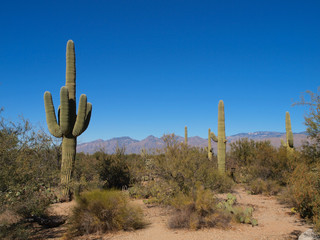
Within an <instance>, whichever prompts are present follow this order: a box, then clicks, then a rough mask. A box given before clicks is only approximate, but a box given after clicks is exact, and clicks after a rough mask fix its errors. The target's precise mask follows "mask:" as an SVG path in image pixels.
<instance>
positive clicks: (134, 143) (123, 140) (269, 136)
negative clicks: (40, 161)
mask: <svg viewBox="0 0 320 240" xmlns="http://www.w3.org/2000/svg"><path fill="white" fill-rule="evenodd" d="M284 134H285V133H282V132H271V131H256V132H250V133H238V134H235V135H232V136H228V137H227V139H228V144H227V148H228V147H229V146H230V143H232V142H234V141H236V140H239V139H240V138H249V139H253V140H255V141H264V140H268V141H270V142H271V144H272V145H274V146H280V139H281V138H283V136H284ZM176 137H177V140H178V141H181V142H183V140H184V138H183V137H181V136H176ZM293 137H294V145H295V146H296V147H299V146H300V145H301V142H302V141H303V140H306V139H307V135H306V133H305V132H302V133H294V134H293ZM117 145H118V146H120V147H125V149H126V153H127V154H130V153H137V154H138V153H140V151H141V150H142V149H147V150H148V149H159V148H163V147H164V142H163V140H162V138H158V137H155V136H153V135H149V136H147V137H146V138H145V139H143V140H141V141H139V140H135V139H132V138H130V137H128V136H124V137H116V138H112V139H109V140H102V139H97V140H95V141H92V142H87V143H82V144H79V145H78V146H77V152H85V153H94V152H96V151H99V150H101V149H104V151H105V152H108V153H114V151H115V149H116V147H117ZM188 145H189V146H196V147H206V146H207V145H208V139H206V138H201V137H199V136H193V137H188ZM212 147H213V148H214V152H217V149H216V148H217V144H216V143H213V145H212Z"/></svg>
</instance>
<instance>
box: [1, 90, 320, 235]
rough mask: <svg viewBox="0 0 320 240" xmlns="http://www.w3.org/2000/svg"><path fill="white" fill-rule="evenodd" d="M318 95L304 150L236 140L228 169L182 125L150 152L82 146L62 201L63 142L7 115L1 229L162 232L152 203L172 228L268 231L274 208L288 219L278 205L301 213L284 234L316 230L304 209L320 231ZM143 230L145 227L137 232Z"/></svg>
mask: <svg viewBox="0 0 320 240" xmlns="http://www.w3.org/2000/svg"><path fill="white" fill-rule="evenodd" d="M312 99H313V105H310V107H311V108H310V114H309V115H308V116H306V126H307V131H308V134H309V139H308V141H307V142H306V143H305V144H304V145H303V146H302V148H301V149H289V148H288V145H287V146H285V145H283V146H280V147H279V148H276V147H274V146H272V145H271V144H270V142H268V141H260V142H257V141H253V140H250V139H239V140H238V141H236V142H235V143H231V144H230V150H229V151H228V152H227V154H226V172H225V173H221V171H218V167H217V166H218V161H217V156H216V155H213V156H212V157H211V158H209V157H208V149H204V148H197V147H191V146H188V144H187V143H181V142H178V141H177V137H176V136H175V135H174V134H169V135H164V136H163V142H164V144H165V148H163V149H155V150H153V151H147V150H143V151H141V154H126V153H125V148H119V147H118V148H117V149H116V151H115V153H113V154H107V153H105V152H104V151H102V150H101V151H99V152H96V153H94V154H84V153H79V154H77V156H76V161H75V165H74V170H73V173H72V179H71V181H70V185H69V189H70V193H71V197H72V198H73V200H74V201H72V202H71V203H68V202H65V203H62V202H63V201H64V200H65V199H64V198H63V191H64V186H62V185H61V182H60V171H61V143H60V142H55V141H54V140H53V139H52V138H51V137H50V136H49V135H48V134H46V133H45V132H44V131H42V130H41V129H37V128H35V127H33V126H31V125H30V123H29V122H28V121H27V120H24V119H21V121H19V122H15V123H13V122H10V121H7V120H6V119H4V118H1V121H0V127H1V129H0V143H1V144H0V163H1V164H0V170H1V171H0V180H1V181H0V200H1V206H0V211H1V212H0V230H1V231H0V237H1V239H39V236H41V234H44V236H47V238H48V239H50V236H53V237H54V236H56V235H55V234H53V232H54V231H55V230H54V229H60V230H61V231H60V232H59V233H57V235H59V234H60V235H59V236H60V237H64V238H65V239H72V238H76V239H78V238H79V239H81V238H84V239H85V236H91V235H92V234H95V235H97V234H98V235H99V234H100V235H101V236H103V235H106V234H107V235H108V234H114V236H116V238H115V239H118V237H119V239H122V237H121V236H122V235H127V234H133V235H135V234H138V232H139V231H140V232H141V234H144V233H147V232H148V231H153V230H154V229H153V227H152V226H154V225H153V224H155V223H153V222H152V221H153V220H154V219H153V218H152V217H150V214H151V212H152V211H153V210H152V209H154V210H155V212H156V214H160V212H162V213H163V212H165V214H163V218H162V217H161V224H162V225H161V229H162V231H164V232H167V233H168V234H169V233H170V234H171V232H172V231H173V232H174V231H179V233H181V232H180V231H195V230H199V229H202V230H200V231H201V232H202V231H211V230H209V229H212V228H213V229H216V230H212V231H226V232H230V231H231V232H232V231H234V230H235V228H238V227H239V226H241V227H239V228H240V229H243V228H245V229H247V230H248V231H249V229H250V231H251V232H258V230H259V231H264V230H263V229H267V228H268V226H267V225H268V224H271V223H270V222H268V221H266V219H264V217H263V216H264V215H265V214H271V213H273V214H275V216H274V219H273V221H280V219H279V217H278V216H277V214H276V213H275V210H274V209H278V211H279V214H280V213H281V214H283V215H281V218H283V219H287V217H288V219H287V220H288V221H291V223H290V224H291V225H290V227H288V229H287V232H286V233H283V234H282V235H281V236H282V237H283V239H286V238H285V236H284V235H286V237H288V234H289V235H290V233H292V232H293V231H294V230H295V229H297V231H298V230H299V231H302V230H305V229H306V227H305V226H307V225H301V227H298V226H297V225H296V224H294V221H296V222H297V221H299V222H300V221H301V219H300V220H298V219H299V218H300V217H301V218H303V219H304V221H305V223H307V224H313V225H312V226H313V228H314V230H315V231H319V229H320V217H319V216H320V207H319V206H320V187H319V186H320V182H319V181H320V180H319V179H320V165H319V156H320V154H319V138H318V136H319V131H320V130H319V126H320V124H319V119H320V118H319V112H318V111H319V109H318V106H319V102H318V101H319V100H318V97H315V96H314V95H312ZM315 106H317V107H316V108H315ZM262 199H264V200H262ZM276 199H277V200H276ZM255 201H257V202H255ZM276 201H278V202H279V203H277V202H276ZM132 202H135V203H137V204H138V205H139V206H136V205H134V204H132ZM267 203H268V204H271V205H273V206H274V209H273V210H270V209H269V208H268V207H267V206H266V204H267ZM280 203H282V204H283V205H280ZM59 204H60V205H61V206H68V212H69V213H68V214H52V211H50V209H51V206H57V205H59ZM68 204H71V205H68ZM64 210H65V211H67V209H64ZM265 211H270V212H269V213H266V212H265ZM286 214H287V215H288V216H286ZM160 215H161V214H160ZM289 215H290V216H289ZM157 216H158V215H157ZM289 217H290V218H289ZM268 218H270V219H271V218H272V217H270V216H269V215H268ZM156 219H158V220H159V218H156ZM158 220H157V221H158ZM281 221H282V220H281ZM156 224H158V223H156ZM271 225H272V224H271ZM164 226H165V228H166V229H167V230H163V228H164ZM243 226H246V227H243ZM249 227H250V228H249ZM274 227H275V226H274ZM48 229H52V232H51V233H52V234H51V235H50V234H49V235H50V236H49V235H48V234H47V235H46V233H45V231H46V232H49V233H50V230H48ZM136 229H144V230H138V231H137V233H133V232H132V231H133V230H136ZM147 229H150V230H147ZM252 229H256V230H252ZM289 230H290V231H291V230H292V232H289ZM117 231H120V233H122V235H121V234H120V235H121V236H120V235H117V233H116V232H117ZM125 231H128V233H124V232H125ZM250 231H249V232H250ZM268 231H269V230H268ZM268 233H270V234H271V230H270V232H268ZM201 234H202V233H201ZM201 234H199V236H200V235H201ZM220 234H222V232H220ZM138 235H139V234H138ZM135 236H136V235H135ZM221 236H223V234H222V235H221ZM142 239H143V238H142ZM177 239H178V238H177ZM230 239H237V238H232V237H231V238H230ZM248 239H250V238H248ZM280 239H282V238H280Z"/></svg>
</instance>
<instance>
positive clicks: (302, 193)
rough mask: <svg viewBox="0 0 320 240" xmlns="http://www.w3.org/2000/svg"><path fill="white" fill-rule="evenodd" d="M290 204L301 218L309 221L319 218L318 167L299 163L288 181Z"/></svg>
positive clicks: (319, 175) (319, 169)
mask: <svg viewBox="0 0 320 240" xmlns="http://www.w3.org/2000/svg"><path fill="white" fill-rule="evenodd" d="M289 187H290V193H291V202H293V204H294V207H295V208H296V209H297V211H298V212H299V213H300V214H301V216H302V217H307V218H309V219H312V218H315V219H317V218H319V216H320V165H319V164H317V165H316V166H313V168H312V169H310V166H308V165H306V164H305V163H301V164H300V165H298V166H297V168H296V169H295V171H294V172H293V174H292V175H291V177H290V179H289Z"/></svg>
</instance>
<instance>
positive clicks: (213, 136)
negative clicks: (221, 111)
mask: <svg viewBox="0 0 320 240" xmlns="http://www.w3.org/2000/svg"><path fill="white" fill-rule="evenodd" d="M210 138H211V139H212V141H214V142H218V138H217V136H216V135H215V134H214V132H211V133H210Z"/></svg>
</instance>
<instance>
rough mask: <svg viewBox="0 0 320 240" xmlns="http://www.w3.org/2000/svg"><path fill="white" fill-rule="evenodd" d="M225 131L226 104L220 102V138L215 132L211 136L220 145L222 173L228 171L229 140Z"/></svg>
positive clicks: (220, 170) (220, 169) (220, 168)
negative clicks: (227, 152)
mask: <svg viewBox="0 0 320 240" xmlns="http://www.w3.org/2000/svg"><path fill="white" fill-rule="evenodd" d="M225 130H226V127H225V117H224V103H223V101H222V100H220V101H219V106H218V137H216V136H215V134H214V133H213V132H212V133H211V134H210V135H211V138H212V140H213V141H215V142H217V143H218V170H219V172H221V173H224V172H225V171H226V143H227V139H226V131H225Z"/></svg>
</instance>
